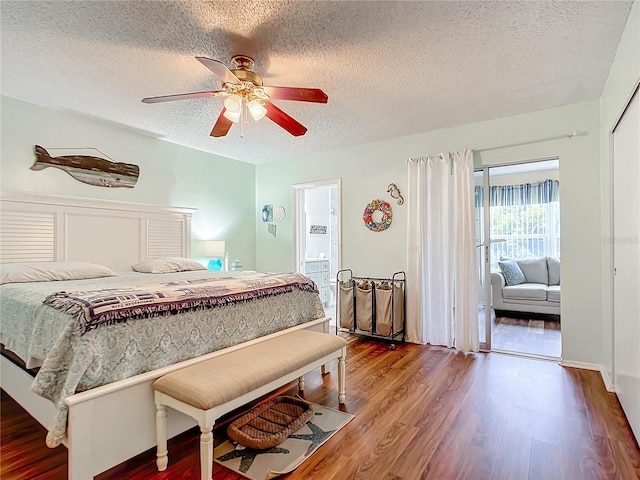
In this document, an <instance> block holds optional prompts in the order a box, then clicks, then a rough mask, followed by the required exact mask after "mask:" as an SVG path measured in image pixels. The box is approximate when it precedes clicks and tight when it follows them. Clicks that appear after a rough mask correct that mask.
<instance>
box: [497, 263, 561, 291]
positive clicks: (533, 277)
mask: <svg viewBox="0 0 640 480" xmlns="http://www.w3.org/2000/svg"><path fill="white" fill-rule="evenodd" d="M500 260H515V262H516V263H517V264H518V266H519V267H520V270H522V273H523V274H524V278H525V280H526V282H527V283H542V284H544V285H549V273H548V270H547V257H536V258H507V257H500Z"/></svg>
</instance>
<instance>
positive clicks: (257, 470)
mask: <svg viewBox="0 0 640 480" xmlns="http://www.w3.org/2000/svg"><path fill="white" fill-rule="evenodd" d="M312 406H313V410H314V415H313V416H312V417H311V419H309V420H308V421H307V423H306V424H305V425H303V426H302V427H300V428H299V429H298V430H297V431H296V432H294V433H292V434H291V435H289V436H288V437H287V439H286V440H285V441H284V442H282V443H281V444H279V445H276V446H275V447H271V448H268V449H266V450H255V449H253V448H249V447H243V446H242V445H240V444H237V443H235V442H231V441H229V440H227V441H226V442H224V443H222V444H220V445H219V446H217V447H216V448H215V449H214V452H213V459H214V461H215V462H216V463H218V464H220V465H222V466H224V467H226V468H228V469H229V470H233V471H234V472H236V473H239V474H240V475H242V476H243V477H246V478H249V479H251V480H269V479H272V478H276V477H278V476H280V475H284V474H286V473H289V472H292V471H293V470H295V469H296V468H298V467H299V466H300V465H301V464H302V462H304V461H305V460H306V459H307V458H309V457H310V456H311V455H313V452H315V451H316V450H318V448H320V447H321V446H322V445H323V444H324V443H325V442H326V441H327V440H329V439H330V438H331V437H332V436H333V435H335V434H336V433H337V432H338V430H340V429H341V428H342V427H344V426H345V425H346V424H347V423H349V422H350V421H351V420H352V419H353V418H354V416H353V415H351V414H350V413H345V412H341V411H339V410H335V409H333V408H329V407H325V406H323V405H318V404H316V403H313V404H312ZM214 478H215V473H214Z"/></svg>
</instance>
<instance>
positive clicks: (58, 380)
mask: <svg viewBox="0 0 640 480" xmlns="http://www.w3.org/2000/svg"><path fill="white" fill-rule="evenodd" d="M291 275H293V276H292V277H287V276H285V277H280V278H277V277H271V276H269V275H267V274H260V273H258V274H255V273H250V272H220V273H217V272H208V271H199V272H198V271H197V272H181V273H170V274H141V273H135V272H127V273H121V274H119V275H118V276H116V277H106V278H101V279H91V280H73V281H59V282H37V283H23V284H17V283H16V284H5V285H2V286H0V318H1V319H2V321H1V322H0V343H2V344H3V345H5V347H6V348H8V349H9V350H11V351H13V352H15V353H17V354H18V355H19V356H20V357H21V358H22V359H24V360H25V362H26V363H27V366H28V367H29V368H33V367H38V366H39V367H40V370H39V371H38V374H37V375H36V377H35V379H34V382H33V384H32V390H33V391H34V392H35V393H37V394H38V395H41V396H43V397H45V398H47V399H49V400H51V401H52V402H53V403H54V404H55V406H56V415H55V417H54V418H53V419H52V422H51V424H50V425H49V433H48V435H47V445H48V446H50V447H55V446H56V445H58V444H60V443H61V441H62V440H63V438H64V435H65V431H66V423H67V413H68V410H67V407H66V405H65V403H64V399H65V398H66V397H68V396H71V395H73V394H75V393H77V392H81V391H84V390H88V389H91V388H94V387H97V386H100V385H106V384H108V383H112V382H116V381H118V380H122V379H124V378H129V377H132V376H134V375H138V374H140V373H144V372H149V371H152V370H156V369H158V368H162V367H166V366H167V365H172V364H174V363H178V362H181V361H184V360H188V359H190V358H195V357H198V356H201V355H204V354H207V353H210V352H213V351H215V350H219V349H222V348H226V347H230V346H232V345H236V344H239V343H242V342H246V341H249V340H252V339H254V338H258V337H261V336H264V335H269V334H271V333H274V332H277V331H280V330H283V329H286V328H289V327H292V326H295V325H299V324H302V323H305V322H308V321H310V320H314V319H316V318H322V317H324V316H325V315H324V310H323V308H322V303H321V301H320V296H319V295H318V293H317V292H316V291H313V290H314V288H312V287H311V286H312V285H313V283H312V282H311V283H309V282H310V281H309V280H308V279H307V278H306V277H304V276H302V275H299V274H291ZM207 279H209V280H219V281H220V282H221V283H220V284H219V285H218V287H213V286H210V287H207V288H208V289H211V290H217V292H218V294H219V295H217V296H211V298H214V297H215V298H218V300H211V302H213V303H217V306H215V307H212V308H200V307H197V308H184V309H183V310H182V311H181V312H179V313H176V314H170V315H151V316H148V315H146V314H140V315H138V314H136V315H132V316H131V318H119V319H118V321H117V322H110V321H105V322H101V320H100V318H101V317H100V313H104V312H101V311H100V309H97V310H96V309H94V312H93V313H94V314H95V313H98V315H97V316H96V320H95V321H96V322H98V323H97V324H96V325H94V326H93V327H86V328H85V327H83V324H84V322H87V321H88V322H91V321H92V320H91V316H92V315H91V313H90V311H91V309H90V308H89V313H88V314H87V311H84V313H83V314H82V315H83V318H82V319H81V318H79V314H76V315H70V314H69V313H66V312H65V311H63V310H60V309H58V308H54V307H52V306H50V305H46V304H45V303H44V301H45V299H47V298H48V297H50V296H52V295H54V296H56V297H58V295H55V294H58V293H59V292H69V293H72V295H70V296H69V297H68V300H69V302H71V303H73V302H74V301H76V300H77V301H82V300H86V298H85V294H86V292H87V291H91V292H102V294H101V295H104V294H105V291H110V292H111V293H113V292H115V291H128V292H132V290H131V288H132V287H134V290H133V291H135V292H136V293H135V295H138V294H140V292H141V290H146V291H155V292H160V291H164V292H167V290H165V289H164V288H158V286H163V285H171V284H175V285H176V286H178V285H180V287H178V288H177V289H175V290H174V292H173V293H172V294H171V295H173V297H172V300H173V301H176V300H177V299H178V300H179V299H182V300H187V298H188V297H189V296H190V295H196V296H197V295H202V292H201V291H198V292H197V293H196V290H199V289H200V287H203V288H204V285H205V283H209V281H208V280H207ZM150 280H151V282H153V285H154V287H153V288H149V281H150ZM225 282H226V284H227V285H228V291H227V292H226V293H225V292H224V287H222V284H223V283H225ZM214 283H215V282H214ZM239 284H244V287H245V288H246V287H248V288H249V290H248V292H251V293H247V292H245V294H241V292H240V291H239V290H237V288H240V286H239ZM143 285H146V287H142V286H143ZM187 285H191V287H187ZM251 285H253V286H254V288H253V289H252V288H251ZM286 285H290V286H286ZM291 285H292V286H291ZM194 286H197V287H196V288H195V289H194ZM280 287H284V288H280ZM180 289H182V291H181V290H180ZM169 291H171V288H169ZM81 292H82V293H81ZM276 292H279V293H276ZM88 295H89V296H91V295H92V294H88ZM107 295H108V294H107ZM234 295H235V296H234ZM240 295H246V296H245V298H244V299H243V300H241V299H240ZM99 296H100V295H97V297H99ZM72 298H75V299H76V300H72ZM223 299H224V300H223ZM232 300H233V301H232ZM178 303H179V302H178ZM188 303H189V302H188V301H187V302H185V305H186V304H188ZM114 305H116V307H115V309H116V310H117V309H118V308H120V310H121V313H122V312H124V311H126V309H127V308H129V306H127V305H126V301H125V302H120V301H118V302H116V303H115V304H114ZM143 306H144V305H143ZM183 306H184V305H183ZM84 315H88V316H87V317H84ZM87 318H88V319H89V320H87Z"/></svg>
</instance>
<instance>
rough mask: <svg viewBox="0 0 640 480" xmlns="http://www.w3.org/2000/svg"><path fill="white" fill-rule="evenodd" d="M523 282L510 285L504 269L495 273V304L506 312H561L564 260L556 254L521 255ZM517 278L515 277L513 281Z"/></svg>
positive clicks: (518, 259)
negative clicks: (562, 266) (534, 256)
mask: <svg viewBox="0 0 640 480" xmlns="http://www.w3.org/2000/svg"><path fill="white" fill-rule="evenodd" d="M500 260H501V262H503V261H505V260H514V261H515V262H516V264H517V265H518V267H520V270H521V271H522V274H523V275H524V281H523V283H518V284H513V285H507V281H506V280H505V275H504V274H503V273H502V272H491V296H492V306H493V308H494V310H495V311H496V315H502V314H503V312H505V311H506V312H523V313H534V314H551V315H560V260H559V259H557V258H553V257H538V258H525V259H522V258H517V259H509V258H504V257H502V258H501V259H500ZM512 281H513V280H512Z"/></svg>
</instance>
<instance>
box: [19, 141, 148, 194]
mask: <svg viewBox="0 0 640 480" xmlns="http://www.w3.org/2000/svg"><path fill="white" fill-rule="evenodd" d="M98 151H99V150H98ZM35 155H36V161H35V163H34V164H33V165H32V166H31V170H43V169H45V168H47V167H55V168H59V169H60V170H63V171H65V172H67V173H68V174H69V175H71V176H72V177H73V178H75V179H76V180H78V181H80V182H83V183H87V184H89V185H96V186H99V187H110V188H113V187H126V188H133V187H134V186H135V184H136V183H137V182H138V176H139V175H140V167H139V166H138V165H133V164H130V163H119V162H111V161H109V160H106V159H104V158H100V157H92V156H88V155H65V156H60V157H52V156H51V155H49V152H47V150H45V149H44V148H42V147H41V146H40V145H36V146H35Z"/></svg>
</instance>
